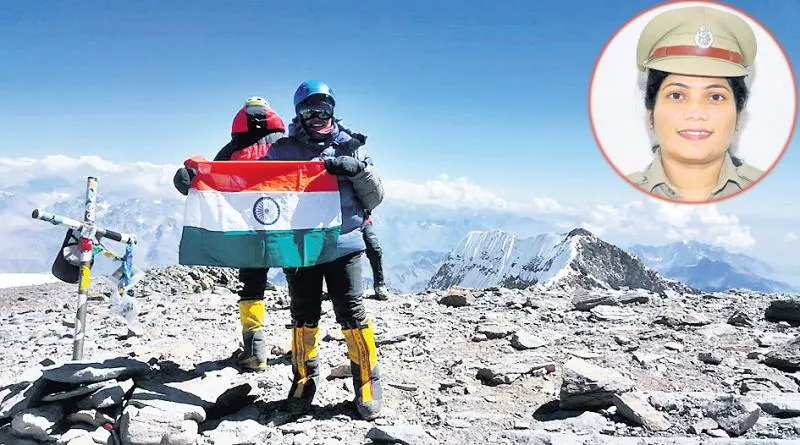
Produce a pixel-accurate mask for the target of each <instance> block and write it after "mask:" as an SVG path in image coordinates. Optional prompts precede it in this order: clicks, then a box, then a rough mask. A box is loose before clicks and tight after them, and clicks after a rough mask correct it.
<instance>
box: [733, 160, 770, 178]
mask: <svg viewBox="0 0 800 445" xmlns="http://www.w3.org/2000/svg"><path fill="white" fill-rule="evenodd" d="M736 174H737V175H739V176H740V177H741V178H743V179H745V180H747V181H748V182H754V181H756V180H757V179H758V178H760V177H761V176H762V175H763V174H764V172H763V171H761V170H759V169H757V168H755V167H753V166H752V165H750V164H742V165H740V166H738V167H736Z"/></svg>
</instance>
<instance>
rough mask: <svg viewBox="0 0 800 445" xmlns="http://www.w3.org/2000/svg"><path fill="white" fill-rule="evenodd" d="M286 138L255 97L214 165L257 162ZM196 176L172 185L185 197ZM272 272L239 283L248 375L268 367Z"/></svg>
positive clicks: (185, 175)
mask: <svg viewBox="0 0 800 445" xmlns="http://www.w3.org/2000/svg"><path fill="white" fill-rule="evenodd" d="M285 135H286V126H285V125H284V123H283V120H282V119H281V118H280V116H279V115H278V113H276V112H275V111H274V110H272V108H270V106H269V103H268V102H267V101H266V100H265V99H264V98H262V97H259V96H253V97H250V98H248V99H247V100H246V101H245V104H244V106H243V107H242V108H241V109H240V110H239V111H238V112H237V113H236V116H234V118H233V124H232V125H231V140H230V142H228V143H227V144H225V146H223V147H222V148H221V149H220V150H219V152H218V153H217V155H216V156H215V157H214V161H228V160H232V161H246V160H257V159H261V158H262V157H264V156H266V155H267V152H268V151H269V148H270V146H271V145H272V144H273V143H274V142H275V141H277V140H278V139H280V138H282V137H284V136H285ZM195 173H196V172H194V171H193V170H191V169H187V168H185V167H184V168H180V169H178V171H177V172H176V173H175V177H174V178H173V183H174V184H175V188H177V189H178V191H179V192H181V193H182V194H183V195H187V194H188V193H189V186H190V184H191V182H192V178H193V177H194V175H195ZM268 272H269V268H241V269H239V281H241V282H242V286H243V287H242V290H240V291H239V292H238V294H239V322H240V323H241V325H242V341H243V342H244V350H243V351H242V352H241V353H240V354H239V355H238V356H237V359H236V361H237V364H239V366H241V367H242V368H243V369H245V370H248V371H262V370H264V369H265V368H266V365H267V345H266V334H265V332H264V319H265V308H264V292H265V291H266V287H267V273H268Z"/></svg>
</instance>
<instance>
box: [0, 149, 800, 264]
mask: <svg viewBox="0 0 800 445" xmlns="http://www.w3.org/2000/svg"><path fill="white" fill-rule="evenodd" d="M178 167H179V165H177V164H175V165H168V164H167V165H157V164H152V163H145V162H132V163H115V162H110V161H107V160H104V159H101V158H99V157H97V156H82V157H80V158H70V157H67V156H48V157H44V158H41V159H30V158H0V190H9V191H12V190H14V189H16V190H17V191H18V192H19V193H24V195H25V196H26V198H27V201H28V202H29V203H30V204H31V205H35V206H42V207H46V206H47V205H49V204H51V203H54V202H56V201H59V200H63V199H64V198H65V196H66V195H72V196H80V195H81V194H82V193H83V189H84V187H85V181H86V177H87V176H96V177H97V178H98V180H99V183H98V191H99V193H100V196H101V200H102V195H103V194H115V195H117V197H142V198H145V197H146V198H153V197H155V198H158V197H176V198H177V197H180V195H179V194H178V192H177V191H176V190H175V188H174V187H173V185H172V176H173V174H174V172H175V169H177V168H178ZM384 187H385V189H386V193H387V197H386V201H387V202H396V203H401V204H412V205H435V206H439V207H443V208H449V209H457V208H462V209H463V208H469V209H481V210H489V209H491V210H496V211H506V212H511V213H518V214H530V215H537V217H540V218H543V220H545V221H550V222H552V223H553V224H554V225H556V226H557V227H559V228H563V229H565V230H568V229H571V228H574V227H576V226H582V227H585V228H586V229H588V230H590V231H592V232H594V233H596V234H597V235H598V236H603V237H606V238H607V239H609V240H610V241H611V240H620V239H623V240H626V241H632V242H643V243H656V242H671V241H681V240H695V241H700V242H706V243H710V244H715V245H718V246H721V247H725V248H727V249H730V250H742V249H748V248H751V247H753V246H754V245H755V239H754V238H753V235H752V233H751V229H750V227H748V226H747V225H744V224H742V223H741V222H740V221H739V218H738V217H737V216H735V215H730V214H722V213H720V212H719V210H718V209H717V207H716V206H714V205H708V206H688V205H677V204H668V203H664V202H662V201H659V200H637V201H632V202H628V203H625V204H623V205H609V204H596V205H594V206H592V207H589V208H583V209H574V208H569V207H567V206H565V205H563V204H561V203H559V202H557V201H556V200H554V199H552V198H550V197H546V196H538V197H528V196H525V195H521V196H510V197H509V198H506V197H502V196H500V195H499V194H498V193H496V192H494V191H492V190H490V189H487V188H485V187H482V186H480V185H478V184H476V183H473V182H470V181H469V180H467V179H466V178H451V177H449V176H447V175H441V176H438V177H436V178H434V179H431V180H428V181H424V182H411V181H406V180H397V179H392V180H389V179H386V180H384ZM20 188H21V189H20ZM25 218H27V216H25V217H23V218H19V220H15V221H14V224H15V225H21V224H23V223H25V222H27V220H26V219H25ZM797 239H798V236H797V235H796V234H793V233H790V234H788V235H787V236H786V240H787V241H796V240H797Z"/></svg>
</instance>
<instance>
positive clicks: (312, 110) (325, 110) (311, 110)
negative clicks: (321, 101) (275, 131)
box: [297, 105, 333, 120]
mask: <svg viewBox="0 0 800 445" xmlns="http://www.w3.org/2000/svg"><path fill="white" fill-rule="evenodd" d="M332 111H333V110H331V109H330V107H327V106H325V105H318V106H312V107H305V108H301V109H299V110H297V115H298V116H300V118H301V119H303V120H308V119H312V118H317V119H323V120H325V119H330V118H331V117H333V112H332Z"/></svg>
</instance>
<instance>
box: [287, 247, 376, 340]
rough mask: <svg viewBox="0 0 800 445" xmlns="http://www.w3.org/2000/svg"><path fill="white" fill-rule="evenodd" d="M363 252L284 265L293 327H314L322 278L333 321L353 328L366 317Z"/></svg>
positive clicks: (319, 304) (320, 299)
mask: <svg viewBox="0 0 800 445" xmlns="http://www.w3.org/2000/svg"><path fill="white" fill-rule="evenodd" d="M362 253H363V252H355V253H351V254H348V255H345V256H343V257H341V258H338V259H336V260H334V261H331V262H329V263H324V264H319V265H316V266H310V267H301V268H288V269H284V270H283V272H284V273H285V274H286V281H287V283H288V285H289V297H290V299H291V308H290V309H291V314H292V321H293V323H294V325H295V326H303V325H306V326H316V325H317V324H318V323H319V319H320V317H321V316H322V280H323V278H324V279H325V283H326V284H327V286H328V296H329V297H330V299H331V303H333V312H334V314H335V315H336V321H337V322H338V323H339V324H340V325H342V327H343V328H346V329H349V328H355V327H358V326H360V323H361V322H363V321H364V319H366V317H367V312H366V309H365V308H364V301H363V294H364V289H363V284H362V282H361V258H362Z"/></svg>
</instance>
